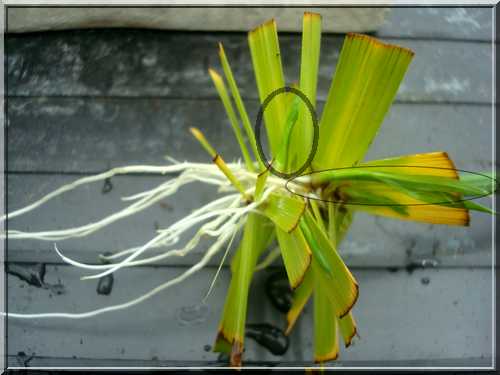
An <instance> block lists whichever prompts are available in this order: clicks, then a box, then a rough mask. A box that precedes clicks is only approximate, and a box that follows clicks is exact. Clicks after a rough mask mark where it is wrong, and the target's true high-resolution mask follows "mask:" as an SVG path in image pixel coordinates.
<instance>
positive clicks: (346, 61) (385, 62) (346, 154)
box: [313, 34, 413, 170]
mask: <svg viewBox="0 0 500 375" xmlns="http://www.w3.org/2000/svg"><path fill="white" fill-rule="evenodd" d="M412 57H413V52H412V51H410V50H408V49H406V48H402V47H398V46H393V45H389V44H384V43H382V42H380V41H378V40H376V39H375V38H371V37H368V36H365V35H359V34H348V35H347V36H346V38H345V41H344V45H343V47H342V51H341V53H340V58H339V62H338V65H337V68H336V71H335V75H334V78H333V82H332V85H331V87H330V90H329V92H328V97H327V100H326V103H325V107H324V110H323V114H322V117H321V121H320V126H319V129H320V137H319V145H318V152H317V154H316V157H315V159H314V163H313V169H315V170H324V169H327V168H340V167H350V166H353V165H356V164H357V163H358V162H360V161H361V160H362V158H363V156H364V154H365V152H366V150H367V149H368V146H369V145H370V144H371V142H372V140H373V138H374V137H375V135H376V133H377V130H378V129H379V127H380V125H381V123H382V120H383V118H384V116H385V114H386V112H387V111H388V109H389V107H390V105H391V103H392V101H393V99H394V97H395V95H396V92H397V90H398V88H399V85H400V83H401V81H402V79H403V76H404V74H405V72H406V70H407V68H408V65H409V64H410V62H411V60H412Z"/></svg>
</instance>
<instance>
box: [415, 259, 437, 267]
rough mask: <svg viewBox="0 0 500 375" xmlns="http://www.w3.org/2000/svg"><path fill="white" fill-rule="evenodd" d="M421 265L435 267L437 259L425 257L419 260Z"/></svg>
mask: <svg viewBox="0 0 500 375" xmlns="http://www.w3.org/2000/svg"><path fill="white" fill-rule="evenodd" d="M420 264H421V265H422V267H424V268H425V267H437V266H438V265H439V261H438V260H437V259H432V258H426V259H422V260H421V261H420Z"/></svg>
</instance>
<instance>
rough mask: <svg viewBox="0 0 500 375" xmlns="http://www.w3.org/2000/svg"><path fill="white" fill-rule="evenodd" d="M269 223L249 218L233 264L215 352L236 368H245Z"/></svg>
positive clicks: (268, 233) (255, 216) (259, 216)
mask: <svg viewBox="0 0 500 375" xmlns="http://www.w3.org/2000/svg"><path fill="white" fill-rule="evenodd" d="M266 221H267V219H266V218H265V217H262V216H261V215H258V214H256V213H251V214H249V216H248V219H247V222H246V223H245V228H244V231H243V238H242V241H241V243H240V246H239V248H238V251H237V258H235V259H236V261H234V262H233V264H232V266H233V267H234V269H233V272H232V277H231V283H230V284H229V290H228V293H227V296H226V302H225V305H224V312H223V315H222V320H221V322H220V324H219V332H218V335H217V338H216V342H215V345H214V351H216V352H225V353H229V354H230V362H231V365H232V366H240V365H241V355H242V353H243V348H244V338H245V322H246V314H247V305H248V292H249V288H250V283H251V280H252V276H253V272H254V270H255V266H256V263H257V259H258V257H259V255H260V253H261V252H262V251H263V250H264V249H265V246H266V244H267V242H268V238H269V236H270V235H271V231H270V226H269V225H267V223H266Z"/></svg>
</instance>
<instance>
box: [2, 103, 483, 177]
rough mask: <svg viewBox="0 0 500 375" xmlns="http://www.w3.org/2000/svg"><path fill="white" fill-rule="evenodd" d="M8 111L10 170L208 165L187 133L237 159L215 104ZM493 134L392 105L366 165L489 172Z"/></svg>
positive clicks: (476, 120)
mask: <svg viewBox="0 0 500 375" xmlns="http://www.w3.org/2000/svg"><path fill="white" fill-rule="evenodd" d="M320 106H321V104H320ZM247 107H248V108H247V109H248V112H249V115H250V119H251V121H252V122H253V121H254V119H255V118H256V116H257V111H258V107H257V102H256V101H247ZM7 111H8V112H7V113H8V122H7V137H8V138H7V139H8V160H7V161H8V162H7V168H8V170H9V171H17V172H21V171H22V172H33V171H53V172H78V173H87V172H94V173H95V172H97V171H102V170H105V169H108V168H110V167H115V166H122V165H126V164H154V165H161V164H164V163H165V159H164V156H165V155H166V154H168V155H170V156H172V157H174V158H176V159H178V160H190V161H197V162H198V161H199V162H208V158H207V155H206V152H205V151H204V150H203V149H202V148H201V147H200V146H199V144H198V143H197V142H196V140H195V139H194V138H193V137H192V136H191V134H190V133H189V132H188V128H189V127H190V126H196V127H199V128H200V129H201V130H202V131H204V132H205V134H206V136H207V138H208V139H209V140H210V141H211V142H212V143H213V144H214V146H215V147H216V148H217V150H218V151H219V152H220V153H221V154H222V155H223V156H224V158H225V159H226V160H232V159H234V158H236V157H237V156H238V154H239V151H238V149H237V142H236V141H234V140H233V139H234V138H233V135H232V133H231V130H230V125H229V122H228V120H227V118H226V115H225V112H224V109H223V107H222V104H221V103H220V102H219V101H218V100H215V99H214V100H183V99H179V100H173V99H158V98H154V99H138V98H135V99H133V98H127V99H125V98H123V99H116V98H115V99H109V98H107V99H103V98H92V99H90V98H85V99H84V98H79V99H76V98H10V99H9V100H8V103H7ZM318 113H321V108H319V110H318ZM491 134H492V109H491V107H489V106H476V105H467V106H463V105H437V104H429V105H423V104H419V105H409V104H396V105H394V106H393V107H392V109H391V110H390V112H389V114H388V116H387V118H386V120H385V123H384V124H383V126H382V127H381V131H380V134H379V136H378V137H377V138H376V139H375V141H374V143H373V145H372V147H371V149H370V152H369V154H368V157H367V159H373V158H382V157H389V156H395V155H401V154H408V153H418V152H430V151H436V150H445V151H447V152H448V153H449V154H450V156H451V157H452V158H453V159H454V160H455V162H456V165H457V168H463V169H467V168H472V169H473V170H478V169H479V170H487V169H489V168H491V160H492V156H491V155H492V151H491V150H492V148H491V147H492V145H491V143H492V137H491Z"/></svg>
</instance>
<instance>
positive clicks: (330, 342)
mask: <svg viewBox="0 0 500 375" xmlns="http://www.w3.org/2000/svg"><path fill="white" fill-rule="evenodd" d="M315 276H316V275H315ZM313 301H314V361H315V362H317V363H323V362H327V361H332V360H334V359H337V357H338V355H339V341H338V334H337V318H336V313H337V309H336V308H335V306H334V303H333V301H332V300H331V299H330V298H329V293H328V289H327V288H325V286H324V285H323V284H322V283H321V281H319V280H318V279H316V278H315V285H314V297H313Z"/></svg>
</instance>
